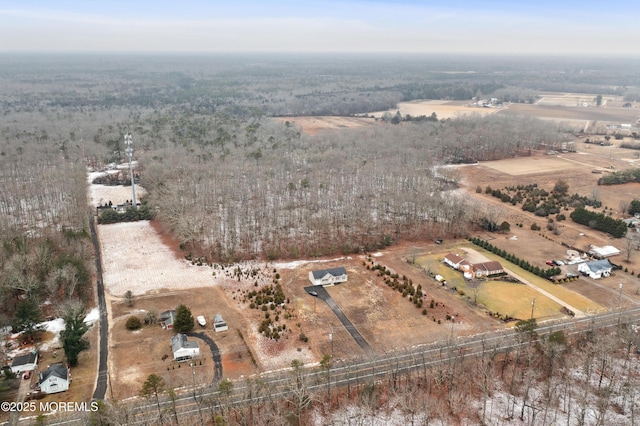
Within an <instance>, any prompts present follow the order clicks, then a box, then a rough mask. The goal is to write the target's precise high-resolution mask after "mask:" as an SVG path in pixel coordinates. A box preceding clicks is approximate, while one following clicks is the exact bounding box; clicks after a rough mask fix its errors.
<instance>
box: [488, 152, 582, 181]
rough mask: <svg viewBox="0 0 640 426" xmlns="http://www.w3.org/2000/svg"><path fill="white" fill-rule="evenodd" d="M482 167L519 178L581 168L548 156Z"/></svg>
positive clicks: (494, 162)
mask: <svg viewBox="0 0 640 426" xmlns="http://www.w3.org/2000/svg"><path fill="white" fill-rule="evenodd" d="M482 165H483V166H485V167H489V168H491V169H493V170H496V171H498V172H501V173H506V174H508V175H511V176H521V175H528V174H533V173H554V172H558V171H566V170H570V169H577V168H580V167H582V166H581V165H580V164H577V163H574V162H570V161H566V160H564V159H562V158H558V157H550V156H541V157H527V158H514V159H510V160H499V161H487V162H484V163H482Z"/></svg>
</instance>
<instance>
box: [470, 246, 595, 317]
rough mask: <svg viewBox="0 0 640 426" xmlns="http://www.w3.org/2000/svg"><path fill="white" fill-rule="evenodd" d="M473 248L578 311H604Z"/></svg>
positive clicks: (489, 253)
mask: <svg viewBox="0 0 640 426" xmlns="http://www.w3.org/2000/svg"><path fill="white" fill-rule="evenodd" d="M473 248H474V249H475V250H476V251H478V252H481V253H482V254H483V255H485V256H487V257H488V258H489V259H491V260H497V261H498V262H500V263H501V264H502V266H504V267H505V268H507V269H509V270H511V271H513V272H514V273H516V274H518V275H519V276H521V277H522V278H524V279H525V280H527V281H529V282H530V283H531V284H533V285H535V286H536V287H539V288H540V289H542V290H544V291H547V292H549V293H551V294H553V295H554V296H556V297H557V298H559V299H561V300H563V301H564V302H566V303H568V304H569V305H571V306H573V307H575V308H576V309H579V310H581V311H583V312H597V311H600V310H604V308H603V307H602V306H600V305H599V304H597V303H595V302H594V301H592V300H590V299H587V298H586V297H584V296H583V295H581V294H578V293H576V292H575V291H572V290H569V289H567V288H565V287H562V285H561V284H554V283H552V282H551V281H549V280H545V279H544V278H541V277H539V276H537V275H534V274H532V273H531V272H529V271H525V270H524V269H522V268H521V267H519V266H516V265H514V264H513V263H509V262H507V261H506V260H504V259H503V258H501V257H500V256H496V255H495V254H493V253H491V252H488V251H486V250H484V249H482V248H480V247H478V246H473ZM527 260H529V261H531V259H527ZM536 293H537V292H536ZM537 294H538V295H539V296H540V297H544V296H543V295H541V294H540V293H537ZM545 299H546V298H545ZM537 306H538V297H536V311H537ZM529 315H531V313H529ZM536 316H537V315H536Z"/></svg>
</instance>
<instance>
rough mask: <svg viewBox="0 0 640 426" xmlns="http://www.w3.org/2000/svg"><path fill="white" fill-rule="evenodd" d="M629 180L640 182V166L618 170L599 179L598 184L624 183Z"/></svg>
mask: <svg viewBox="0 0 640 426" xmlns="http://www.w3.org/2000/svg"><path fill="white" fill-rule="evenodd" d="M629 182H640V168H635V169H629V170H620V171H616V172H613V173H609V174H607V175H604V176H602V177H601V178H599V179H598V185H622V184H625V183H629Z"/></svg>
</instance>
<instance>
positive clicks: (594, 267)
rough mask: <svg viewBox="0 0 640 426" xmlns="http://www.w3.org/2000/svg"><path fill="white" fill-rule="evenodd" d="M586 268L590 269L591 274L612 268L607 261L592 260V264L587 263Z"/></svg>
mask: <svg viewBox="0 0 640 426" xmlns="http://www.w3.org/2000/svg"><path fill="white" fill-rule="evenodd" d="M587 267H588V268H589V269H591V272H598V271H603V270H607V269H611V268H613V265H612V264H611V262H609V260H608V259H602V260H594V261H593V262H587Z"/></svg>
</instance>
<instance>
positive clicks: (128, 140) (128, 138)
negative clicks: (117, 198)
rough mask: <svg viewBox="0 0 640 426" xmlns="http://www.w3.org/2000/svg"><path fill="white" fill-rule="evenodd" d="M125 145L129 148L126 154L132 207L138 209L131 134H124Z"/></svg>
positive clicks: (126, 149)
mask: <svg viewBox="0 0 640 426" xmlns="http://www.w3.org/2000/svg"><path fill="white" fill-rule="evenodd" d="M124 144H125V145H126V146H127V147H126V148H125V150H124V152H126V153H127V155H128V156H129V174H130V175H131V193H132V197H133V198H132V199H131V202H132V205H133V208H134V209H137V208H138V204H137V203H136V184H135V182H134V181H133V162H132V160H131V157H132V156H133V148H132V147H131V133H125V134H124Z"/></svg>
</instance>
